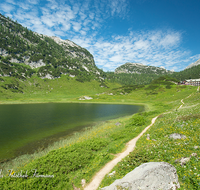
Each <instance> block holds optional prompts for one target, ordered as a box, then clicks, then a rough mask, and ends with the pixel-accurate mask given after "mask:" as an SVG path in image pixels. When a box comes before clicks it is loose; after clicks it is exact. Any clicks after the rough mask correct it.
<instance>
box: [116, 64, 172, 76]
mask: <svg viewBox="0 0 200 190" xmlns="http://www.w3.org/2000/svg"><path fill="white" fill-rule="evenodd" d="M115 73H116V74H118V73H136V74H159V75H165V74H170V73H173V71H168V70H166V69H165V68H164V67H154V66H148V65H143V64H141V63H125V64H124V65H121V66H120V67H118V68H116V69H115Z"/></svg>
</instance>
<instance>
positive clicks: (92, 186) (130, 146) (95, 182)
mask: <svg viewBox="0 0 200 190" xmlns="http://www.w3.org/2000/svg"><path fill="white" fill-rule="evenodd" d="M157 117H158V116H156V117H154V118H153V119H152V120H151V124H150V125H149V126H147V127H146V128H145V129H144V130H143V131H142V132H141V133H140V134H139V135H138V136H137V137H135V138H134V139H132V140H130V141H129V142H128V143H127V144H126V146H127V147H126V150H125V151H124V152H121V153H118V154H117V155H116V157H115V158H114V159H113V160H111V161H110V162H108V163H107V164H106V165H105V166H104V167H103V168H102V169H101V170H100V171H99V172H98V173H96V175H95V176H94V177H93V179H92V181H91V182H90V183H89V184H88V185H87V186H86V187H85V188H84V190H96V189H97V188H98V187H99V185H100V183H101V181H102V180H103V178H104V176H105V175H106V174H108V173H109V172H110V171H111V170H112V169H113V167H114V166H115V165H117V163H118V162H120V161H121V160H122V159H123V158H125V157H126V156H128V154H129V153H130V152H132V151H133V150H134V148H135V145H136V142H137V140H138V139H139V138H140V137H141V136H142V135H143V134H144V133H145V132H146V131H147V130H148V129H149V128H150V127H151V126H152V125H153V124H154V123H155V121H156V119H157Z"/></svg>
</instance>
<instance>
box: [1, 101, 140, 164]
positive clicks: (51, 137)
mask: <svg viewBox="0 0 200 190" xmlns="http://www.w3.org/2000/svg"><path fill="white" fill-rule="evenodd" d="M139 109H141V106H135V105H122V104H118V105H117V104H92V103H91V104H90V103H48V104H16V105H15V104H14V105H13V104H12V105H0V161H2V160H5V159H9V158H13V157H15V156H18V155H21V154H26V153H32V152H34V151H35V150H36V149H38V148H44V147H46V146H47V144H49V143H52V142H54V141H56V140H58V139H59V138H60V137H64V136H67V135H70V134H72V133H73V132H75V131H79V130H81V129H83V128H84V127H86V126H89V125H92V124H95V123H97V122H100V121H106V120H109V119H114V118H117V117H122V116H126V115H131V114H134V113H137V112H138V111H139Z"/></svg>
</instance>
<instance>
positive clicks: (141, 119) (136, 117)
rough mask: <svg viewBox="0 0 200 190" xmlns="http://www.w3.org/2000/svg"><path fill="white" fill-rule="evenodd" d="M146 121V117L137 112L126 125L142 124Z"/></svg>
mask: <svg viewBox="0 0 200 190" xmlns="http://www.w3.org/2000/svg"><path fill="white" fill-rule="evenodd" d="M145 123H146V119H145V118H144V116H142V115H138V114H135V115H134V116H133V117H132V118H131V122H130V123H129V124H128V125H126V127H132V126H142V125H144V124H145Z"/></svg>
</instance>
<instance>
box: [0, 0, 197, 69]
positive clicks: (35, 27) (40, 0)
mask: <svg viewBox="0 0 200 190" xmlns="http://www.w3.org/2000/svg"><path fill="white" fill-rule="evenodd" d="M199 10H200V0H85V1H83V0H67V1H64V0H57V1H56V0H26V1H22V0H1V2H0V12H1V13H2V14H3V15H6V16H9V17H11V18H12V19H14V20H17V21H18V22H19V23H20V24H22V25H23V26H25V27H27V28H29V29H31V30H32V31H35V32H38V33H41V34H46V35H49V36H58V37H60V38H61V39H63V40H65V39H69V40H72V41H73V42H75V43H77V44H78V45H80V46H82V47H84V48H86V49H87V50H89V51H90V52H91V53H92V54H93V56H94V59H95V63H96V65H97V66H98V68H101V69H103V70H104V71H114V69H116V68H117V67H118V66H120V65H122V64H124V63H126V62H137V63H142V64H145V65H152V66H159V67H160V66H163V67H165V68H166V69H168V70H172V69H173V70H175V71H180V70H183V69H184V68H185V67H187V66H188V65H189V64H191V63H193V62H195V61H197V60H198V59H200V35H199V34H200V20H199V19H200V12H199Z"/></svg>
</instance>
